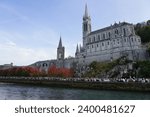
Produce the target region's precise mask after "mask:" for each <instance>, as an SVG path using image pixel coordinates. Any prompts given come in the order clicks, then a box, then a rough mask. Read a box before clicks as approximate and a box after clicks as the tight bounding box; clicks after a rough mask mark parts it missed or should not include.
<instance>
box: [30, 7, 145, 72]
mask: <svg viewBox="0 0 150 117" xmlns="http://www.w3.org/2000/svg"><path fill="white" fill-rule="evenodd" d="M82 27H83V44H82V45H83V46H80V47H79V46H78V45H77V48H76V52H75V57H74V58H65V48H64V47H63V46H62V40H61V38H60V41H59V45H58V48H57V60H48V61H39V62H36V63H34V64H33V65H34V66H37V67H40V68H41V69H46V70H47V69H48V68H49V67H50V66H52V65H56V66H57V67H67V68H70V67H72V66H73V65H74V64H78V65H88V64H90V63H91V62H93V61H112V60H115V59H118V58H120V57H122V56H126V57H127V58H128V59H130V60H143V59H145V58H146V50H145V49H144V48H142V44H141V38H140V37H139V36H138V35H136V34H135V30H134V25H132V24H130V23H127V22H119V23H115V24H113V25H111V26H108V27H105V28H102V29H99V30H96V31H92V26H91V18H90V16H89V14H88V9H87V5H86V7H85V14H84V16H83V24H82Z"/></svg>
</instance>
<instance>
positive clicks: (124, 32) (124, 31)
mask: <svg viewBox="0 0 150 117" xmlns="http://www.w3.org/2000/svg"><path fill="white" fill-rule="evenodd" d="M123 34H124V36H126V29H125V28H124V29H123Z"/></svg>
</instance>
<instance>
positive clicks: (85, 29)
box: [84, 23, 87, 31]
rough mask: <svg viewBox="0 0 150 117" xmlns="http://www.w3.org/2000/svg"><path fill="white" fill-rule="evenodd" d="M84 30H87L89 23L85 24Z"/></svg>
mask: <svg viewBox="0 0 150 117" xmlns="http://www.w3.org/2000/svg"><path fill="white" fill-rule="evenodd" d="M84 31H87V23H85V24H84Z"/></svg>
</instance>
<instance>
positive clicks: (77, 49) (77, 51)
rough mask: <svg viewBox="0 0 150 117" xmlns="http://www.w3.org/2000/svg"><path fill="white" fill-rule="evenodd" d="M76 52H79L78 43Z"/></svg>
mask: <svg viewBox="0 0 150 117" xmlns="http://www.w3.org/2000/svg"><path fill="white" fill-rule="evenodd" d="M76 53H79V47H78V44H77V48H76Z"/></svg>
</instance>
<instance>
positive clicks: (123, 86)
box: [0, 77, 150, 91]
mask: <svg viewBox="0 0 150 117" xmlns="http://www.w3.org/2000/svg"><path fill="white" fill-rule="evenodd" d="M0 82H3V83H19V84H29V85H43V86H50V87H64V88H81V89H96V90H122V91H150V83H138V82H128V83H124V82H99V81H82V80H77V79H76V80H74V79H71V78H70V79H69V80H65V79H62V80H59V79H58V78H49V77H0Z"/></svg>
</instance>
